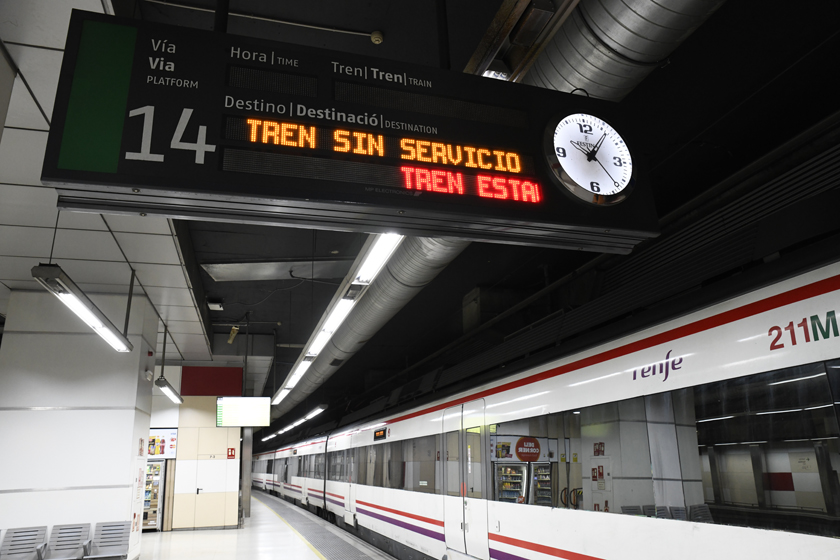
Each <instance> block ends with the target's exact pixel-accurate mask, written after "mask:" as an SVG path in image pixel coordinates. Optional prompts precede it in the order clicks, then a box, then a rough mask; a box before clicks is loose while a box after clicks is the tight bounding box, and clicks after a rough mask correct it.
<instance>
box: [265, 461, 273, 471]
mask: <svg viewBox="0 0 840 560" xmlns="http://www.w3.org/2000/svg"><path fill="white" fill-rule="evenodd" d="M265 472H266V474H272V473H273V472H274V461H272V460H271V459H269V460H267V461H266V462H265Z"/></svg>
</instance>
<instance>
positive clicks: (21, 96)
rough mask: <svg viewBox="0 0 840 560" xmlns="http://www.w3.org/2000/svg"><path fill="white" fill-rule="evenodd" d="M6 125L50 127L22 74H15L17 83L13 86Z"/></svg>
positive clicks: (38, 128)
mask: <svg viewBox="0 0 840 560" xmlns="http://www.w3.org/2000/svg"><path fill="white" fill-rule="evenodd" d="M6 126H15V127H19V128H31V129H35V130H48V129H49V124H47V121H46V119H45V118H44V115H42V114H41V111H40V110H39V109H38V105H36V104H35V101H34V100H33V99H32V95H30V94H29V90H28V89H26V85H24V83H23V80H22V79H21V77H20V75H18V76H15V85H14V87H12V96H11V98H10V99H9V112H8V113H7V114H6Z"/></svg>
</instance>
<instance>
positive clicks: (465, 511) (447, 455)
mask: <svg viewBox="0 0 840 560" xmlns="http://www.w3.org/2000/svg"><path fill="white" fill-rule="evenodd" d="M484 429H485V428H484V401H483V400H477V401H471V402H468V403H466V404H464V405H460V406H456V407H452V408H448V409H446V411H445V412H444V415H443V448H444V449H443V452H444V456H443V461H444V465H445V467H444V485H445V486H444V487H445V489H446V491H445V493H444V497H443V499H444V536H445V539H446V547H447V548H448V549H451V550H453V551H456V552H460V553H463V554H467V555H469V556H472V557H475V558H481V559H483V560H488V559H489V554H490V553H489V547H488V541H487V502H486V496H485V486H486V476H485V472H484V460H485V458H484V457H483V453H484V447H485V445H484V437H485V434H484Z"/></svg>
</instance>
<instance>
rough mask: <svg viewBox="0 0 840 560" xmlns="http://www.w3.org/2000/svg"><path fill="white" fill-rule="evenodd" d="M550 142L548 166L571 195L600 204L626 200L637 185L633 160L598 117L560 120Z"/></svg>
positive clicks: (625, 145) (609, 128)
mask: <svg viewBox="0 0 840 560" xmlns="http://www.w3.org/2000/svg"><path fill="white" fill-rule="evenodd" d="M548 132H550V131H548ZM547 140H548V141H547V142H546V144H547V146H546V147H547V149H548V151H547V153H546V156H547V157H548V162H549V166H550V167H551V169H552V171H553V172H554V175H555V177H556V178H557V179H558V180H559V182H560V183H561V184H562V185H563V186H564V187H565V188H566V189H568V190H569V191H570V192H571V193H572V194H574V195H575V196H577V197H578V198H581V199H583V200H585V201H587V202H589V203H592V204H598V205H606V204H615V203H618V202H621V201H622V200H624V199H625V198H627V195H628V194H629V192H630V190H632V186H633V182H634V181H633V159H632V158H631V157H630V150H629V149H628V148H627V144H625V143H624V139H623V138H622V137H621V136H620V135H619V134H618V132H616V130H615V129H614V128H613V127H612V126H610V125H609V124H607V123H606V122H604V121H603V120H602V119H599V118H598V117H594V116H592V115H587V114H585V113H575V114H573V115H568V116H566V117H564V118H562V119H560V122H558V123H557V126H556V127H555V128H554V131H553V136H552V137H551V139H547Z"/></svg>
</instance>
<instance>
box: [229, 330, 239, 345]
mask: <svg viewBox="0 0 840 560" xmlns="http://www.w3.org/2000/svg"><path fill="white" fill-rule="evenodd" d="M237 334H239V327H231V328H230V336H229V337H228V344H233V339H234V338H236V335H237Z"/></svg>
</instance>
